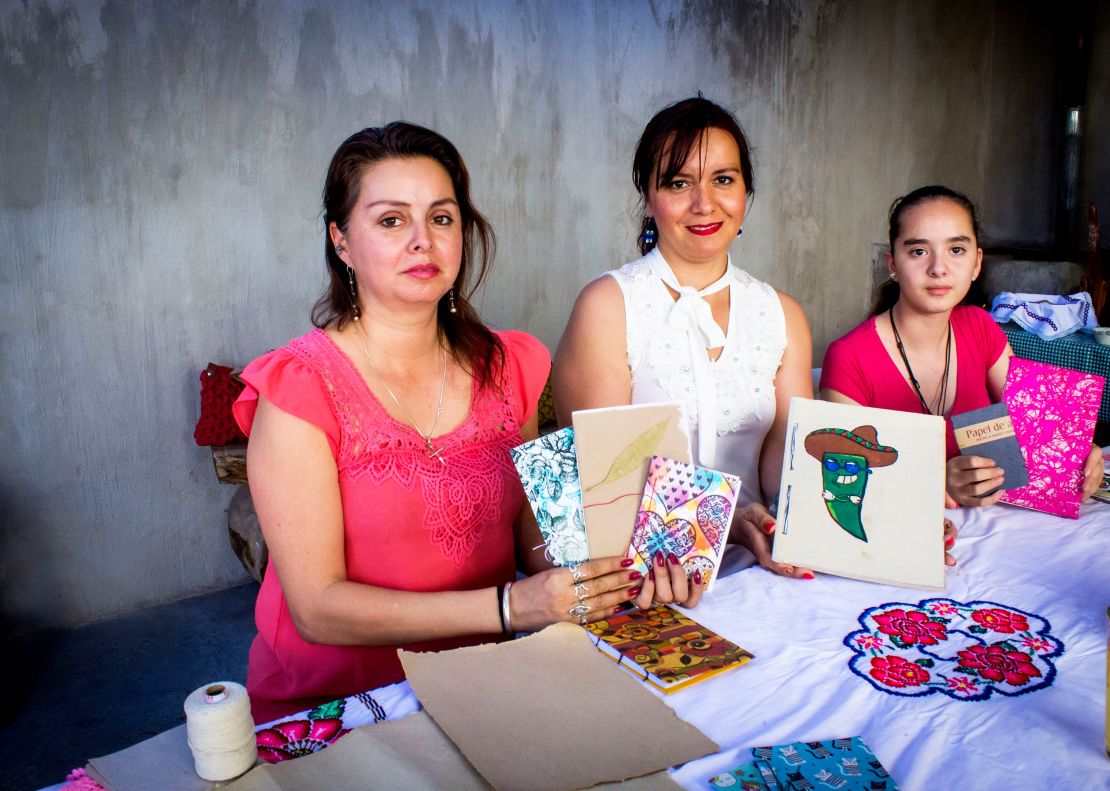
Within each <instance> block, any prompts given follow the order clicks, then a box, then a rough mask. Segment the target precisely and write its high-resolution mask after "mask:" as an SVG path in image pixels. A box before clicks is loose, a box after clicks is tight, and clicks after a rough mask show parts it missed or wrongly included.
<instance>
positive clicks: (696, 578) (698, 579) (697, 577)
mask: <svg viewBox="0 0 1110 791" xmlns="http://www.w3.org/2000/svg"><path fill="white" fill-rule="evenodd" d="M694 584H695V585H701V569H698V570H697V571H695V572H694Z"/></svg>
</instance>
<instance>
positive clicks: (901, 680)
mask: <svg viewBox="0 0 1110 791" xmlns="http://www.w3.org/2000/svg"><path fill="white" fill-rule="evenodd" d="M870 672H871V676H872V678H874V679H875V680H876V681H878V682H879V683H880V684H886V685H888V686H891V687H919V686H921V685H922V684H924V683H925V682H927V681H928V680H929V671H928V670H926V669H925V668H923V667H921V666H920V665H915V664H914V663H913V662H907V661H906V660H905V659H903V658H902V657H900V656H876V657H873V658H872V659H871V671H870Z"/></svg>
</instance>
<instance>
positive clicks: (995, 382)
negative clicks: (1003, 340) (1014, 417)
mask: <svg viewBox="0 0 1110 791" xmlns="http://www.w3.org/2000/svg"><path fill="white" fill-rule="evenodd" d="M1013 356H1014V350H1013V349H1011V348H1010V344H1009V343H1007V344H1006V347H1005V348H1004V349H1003V350H1002V354H1000V355H999V356H998V359H997V360H995V361H994V365H992V366H991V367H990V368H989V369H987V391H988V392H989V393H990V395H991V402H992V403H995V404H997V403H998V402H999V401H1001V400H1002V391H1003V390H1005V388H1006V373H1007V372H1008V371H1009V370H1010V358H1011V357H1013Z"/></svg>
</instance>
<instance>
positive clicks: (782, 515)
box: [771, 398, 945, 590]
mask: <svg viewBox="0 0 1110 791" xmlns="http://www.w3.org/2000/svg"><path fill="white" fill-rule="evenodd" d="M859 426H873V427H874V428H875V429H876V430H877V440H878V444H880V445H883V446H889V447H893V448H894V449H896V450H897V451H898V456H897V460H896V461H895V462H894V463H892V464H888V465H884V466H879V465H876V466H873V467H872V469H871V472H870V473H859V476H860V477H862V476H866V479H867V484H866V488H865V489H864V492H863V496H862V497H861V498H860V502H859V505H858V506H857V508H858V514H859V516H860V519H861V522H862V525H863V529H864V532H865V535H866V539H867V540H866V541H864V540H862V539H860V538H858V537H856V536H854V535H852V534H851V533H850V532H849V531H847V530H845V529H844V528H842V527H841V526H840V525H839V524H838V523H837V521H836V520H835V519H834V518H833V517H832V516H831V515H830V513H829V509H828V507H826V505H825V502H826V500H825V497H826V496H825V495H824V492H825V491H829V492H830V494H831V495H832V496H834V497H835V496H844V497H849V496H853V495H851V494H849V492H851V491H852V489H853V482H851V479H852V478H853V476H851V475H849V474H847V473H845V472H844V471H842V470H837V471H835V472H832V473H830V475H831V479H830V478H823V477H822V461H821V459H818V458H816V457H815V456H814V455H812V454H810V453H809V452H807V450H806V437H807V436H808V435H809V434H810V433H811V432H812V431H814V430H816V429H822V428H839V429H847V430H848V431H853V430H854V429H856V428H857V427H859ZM786 430H787V434H786V450H785V453H784V458H783V464H782V485H781V489H780V490H779V504H778V527H777V531H778V532H777V533H776V535H775V545H774V550H773V552H772V555H771V556H772V558H773V559H774V560H775V561H776V562H778V563H791V564H794V565H796V566H801V567H804V568H811V569H814V570H816V571H823V572H827V573H829V574H836V575H838V576H842V577H852V578H855V579H861V580H867V581H870V582H883V583H887V584H889V585H902V586H906V587H912V588H922V589H926V590H944V532H943V531H944V528H943V523H944V457H945V449H944V432H945V427H944V420H943V419H942V418H939V417H936V416H933V415H921V414H912V413H908V412H895V411H891V410H887V409H873V408H869V407H861V406H852V405H848V404H833V403H828V402H825V401H810V400H808V399H802V398H794V399H791V402H790V416H789V418H788V421H787V426H786ZM836 447H837V448H843V449H846V450H847V451H851V452H852V453H853V454H859V453H863V452H864V450H861V449H860V448H861V447H862V446H859V445H858V443H855V442H854V441H847V442H841V443H839V444H837V445H836ZM822 455H823V454H822ZM880 460H881V458H880ZM837 479H840V480H841V481H848V483H846V484H844V485H841V484H840V483H839V482H838V480H837ZM855 485H858V483H855ZM827 487H828V488H827ZM833 490H835V491H833ZM839 507H841V508H843V509H845V510H848V511H850V510H851V504H850V503H842V504H841V505H840V506H839ZM842 518H843V517H842Z"/></svg>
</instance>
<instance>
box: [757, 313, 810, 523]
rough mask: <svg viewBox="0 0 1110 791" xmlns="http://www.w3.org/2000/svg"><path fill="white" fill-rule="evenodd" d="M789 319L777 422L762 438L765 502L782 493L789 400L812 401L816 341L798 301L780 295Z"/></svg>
mask: <svg viewBox="0 0 1110 791" xmlns="http://www.w3.org/2000/svg"><path fill="white" fill-rule="evenodd" d="M778 296H779V302H781V303H782V312H783V316H784V317H785V319H786V350H785V351H784V352H783V355H782V365H780V366H779V370H778V373H776V374H775V422H774V423H772V424H771V430H770V431H768V432H767V436H766V437H764V439H763V448H762V449H761V450H760V452H759V483H760V487H761V489H762V494H763V499H764V501H765V502H768V503H769V502H772V501H774V500H775V499H776V498H777V497H778V494H779V481H780V479H781V478H782V454H783V448H784V445H785V442H786V421H787V419H788V418H789V417H790V399H791V398H794V397H795V396H797V397H798V398H813V370H812V368H813V340H812V339H811V337H810V334H809V322H808V321H807V320H806V314H805V311H803V310H802V306H801V305H799V304H798V303H797V301H796V300H795V299H794V298H793V297H790V296H788V295H786V294H783V293H782V292H779V295H778Z"/></svg>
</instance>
